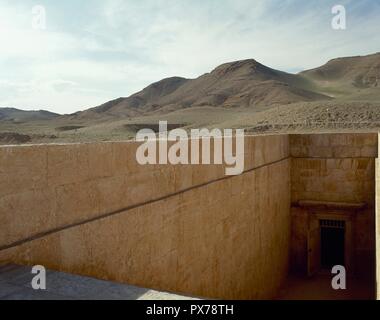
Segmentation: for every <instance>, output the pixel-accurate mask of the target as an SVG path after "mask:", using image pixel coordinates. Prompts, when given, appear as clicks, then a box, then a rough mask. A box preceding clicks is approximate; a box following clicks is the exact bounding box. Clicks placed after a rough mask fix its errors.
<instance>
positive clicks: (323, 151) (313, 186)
mask: <svg viewBox="0 0 380 320" xmlns="http://www.w3.org/2000/svg"><path fill="white" fill-rule="evenodd" d="M290 152H291V156H292V169H291V186H292V187H291V199H292V200H291V201H292V204H293V205H292V210H291V212H292V253H291V256H292V259H291V260H292V269H293V270H294V271H297V272H303V273H305V272H306V268H307V230H308V222H309V218H308V211H307V210H306V209H304V208H302V207H300V206H298V202H299V201H300V200H311V201H320V202H336V203H349V204H352V203H363V204H365V209H363V210H360V211H358V212H357V213H356V214H355V215H353V225H354V227H353V229H354V231H355V232H354V235H353V246H354V248H353V250H354V260H355V261H358V262H359V261H360V263H356V264H355V266H354V267H355V270H354V272H355V273H356V274H360V275H363V276H366V275H373V266H374V255H375V251H374V248H375V243H374V239H375V235H374V230H375V228H374V218H375V214H374V212H375V158H376V157H377V134H314V135H313V134H310V135H290Z"/></svg>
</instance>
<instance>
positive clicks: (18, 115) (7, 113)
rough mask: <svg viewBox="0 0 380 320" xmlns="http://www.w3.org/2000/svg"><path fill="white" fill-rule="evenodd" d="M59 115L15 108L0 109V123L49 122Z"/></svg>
mask: <svg viewBox="0 0 380 320" xmlns="http://www.w3.org/2000/svg"><path fill="white" fill-rule="evenodd" d="M58 116H59V114H57V113H53V112H50V111H45V110H39V111H24V110H19V109H15V108H0V121H12V122H26V121H33V120H50V119H53V118H56V117H58Z"/></svg>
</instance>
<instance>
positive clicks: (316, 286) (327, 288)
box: [278, 275, 375, 300]
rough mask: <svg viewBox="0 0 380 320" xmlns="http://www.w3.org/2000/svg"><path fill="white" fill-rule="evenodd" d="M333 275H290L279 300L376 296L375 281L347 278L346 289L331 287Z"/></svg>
mask: <svg viewBox="0 0 380 320" xmlns="http://www.w3.org/2000/svg"><path fill="white" fill-rule="evenodd" d="M331 279H332V276H331V275H316V276H314V277H312V278H306V277H305V278H302V277H296V276H290V277H289V278H288V279H287V282H286V284H285V285H284V287H283V288H282V290H281V292H280V294H279V296H278V299H279V300H372V299H374V297H375V293H374V281H369V280H366V281H359V280H358V279H355V278H347V283H346V284H347V289H346V290H334V289H333V288H332V287H331Z"/></svg>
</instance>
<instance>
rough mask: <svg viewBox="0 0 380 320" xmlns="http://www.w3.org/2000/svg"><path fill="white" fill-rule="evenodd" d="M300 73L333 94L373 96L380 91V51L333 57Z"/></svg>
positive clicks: (324, 90)
mask: <svg viewBox="0 0 380 320" xmlns="http://www.w3.org/2000/svg"><path fill="white" fill-rule="evenodd" d="M300 75H301V76H304V77H306V78H307V79H308V80H310V81H311V82H313V83H314V84H315V86H316V87H315V89H316V90H318V87H319V89H320V91H321V92H325V93H327V94H331V95H333V96H337V97H338V96H349V97H352V96H354V95H358V94H359V95H361V96H365V95H367V96H369V95H372V96H373V95H374V93H378V92H379V91H380V53H376V54H371V55H368V56H356V57H347V58H338V59H333V60H330V61H329V62H327V63H326V64H325V65H323V66H321V67H319V68H315V69H311V70H307V71H303V72H301V73H300ZM376 99H378V94H377V95H376Z"/></svg>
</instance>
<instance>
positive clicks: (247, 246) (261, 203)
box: [0, 136, 290, 299]
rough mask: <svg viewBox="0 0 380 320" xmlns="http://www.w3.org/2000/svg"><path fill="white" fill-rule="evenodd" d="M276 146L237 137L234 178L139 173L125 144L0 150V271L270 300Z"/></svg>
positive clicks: (284, 197) (281, 153)
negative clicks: (8, 265) (9, 265)
mask: <svg viewBox="0 0 380 320" xmlns="http://www.w3.org/2000/svg"><path fill="white" fill-rule="evenodd" d="M288 145H289V144H288V137H287V136H267V137H251V138H246V145H245V172H244V173H243V174H242V175H240V176H234V177H225V176H224V168H223V167H222V166H209V165H199V166H190V165H189V166H170V165H169V166H148V167H146V166H139V165H137V163H136V161H135V159H134V156H135V151H136V148H137V144H135V143H109V144H89V145H67V146H37V147H19V148H14V149H13V148H0V167H1V168H4V167H7V168H8V169H9V170H7V171H5V170H2V171H1V172H0V174H1V175H2V177H4V179H6V180H0V181H7V182H8V183H10V182H12V181H13V182H14V183H15V185H17V186H18V187H11V188H6V186H5V183H3V182H0V185H1V187H0V190H1V194H0V201H1V204H0V218H1V219H2V222H4V223H3V224H1V226H0V228H1V232H0V234H1V236H0V237H1V238H0V246H2V247H3V248H2V250H0V262H5V261H13V262H17V263H26V264H43V265H45V266H46V267H50V268H53V269H57V270H62V271H67V272H73V273H78V274H84V275H90V276H94V277H98V278H104V279H111V280H116V281H121V282H126V283H129V284H135V285H140V286H145V287H150V288H156V289H161V290H170V291H176V292H183V293H190V294H194V295H199V296H206V297H217V298H242V299H253V298H271V297H273V296H274V295H275V294H276V291H277V290H278V287H279V286H280V285H281V283H282V281H283V280H284V278H285V277H286V275H287V270H288V261H289V256H288V253H289V240H290V212H289V207H290V160H289V159H288V157H289V149H288ZM26 154H29V155H31V158H28V157H26V156H25V155H26ZM41 154H42V156H41ZM34 158H38V161H39V164H36V163H34V162H33V163H29V160H28V159H34ZM29 166H30V167H31V170H30V174H29V173H28V170H27V168H28V167H29ZM34 166H35V167H34ZM11 172H12V173H11ZM2 183H3V184H2ZM43 199H45V205H44V206H42V205H41V202H42V200H43ZM34 237H36V238H35V239H32V238H34ZM6 247H9V248H6Z"/></svg>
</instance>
